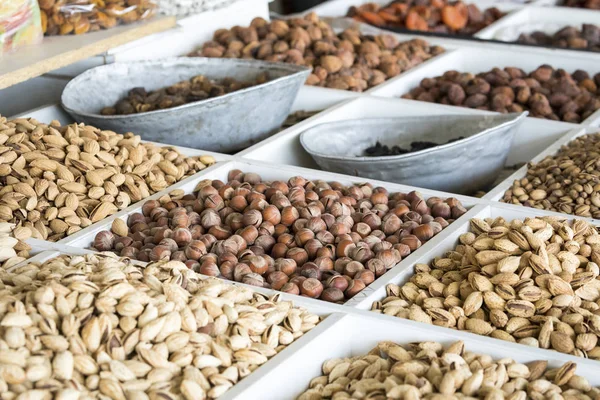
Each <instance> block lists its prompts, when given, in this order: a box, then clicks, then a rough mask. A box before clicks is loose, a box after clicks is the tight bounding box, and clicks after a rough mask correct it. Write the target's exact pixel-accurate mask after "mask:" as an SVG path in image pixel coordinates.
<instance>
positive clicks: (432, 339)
mask: <svg viewBox="0 0 600 400" xmlns="http://www.w3.org/2000/svg"><path fill="white" fill-rule="evenodd" d="M317 332H318V336H317V339H316V340H311V341H310V342H308V343H307V344H305V345H304V346H302V347H301V348H299V346H298V347H296V349H295V351H294V352H293V354H292V355H290V356H289V357H288V358H286V359H285V360H283V361H282V362H280V363H278V364H277V365H275V363H271V364H267V366H265V368H262V369H261V370H260V371H257V373H256V374H253V375H252V376H250V377H248V378H247V380H246V387H244V388H242V387H241V386H240V387H234V388H233V389H232V390H231V391H230V392H229V393H228V397H225V398H227V399H230V398H235V396H236V395H237V396H240V398H242V396H243V397H244V398H249V399H264V400H288V399H290V400H291V399H297V398H298V396H299V395H300V394H301V393H303V392H304V391H305V390H307V389H308V388H309V385H310V383H311V381H313V378H317V377H318V376H320V375H322V374H323V364H324V363H325V362H326V361H327V360H334V359H343V358H346V357H356V356H364V355H366V354H367V353H369V352H370V351H371V350H372V349H374V348H375V347H376V346H377V344H378V343H380V342H383V343H385V344H390V345H391V343H397V344H401V345H403V346H407V345H409V344H411V343H418V342H427V343H428V344H429V345H432V346H433V345H434V343H441V344H442V345H443V346H444V347H448V346H450V345H452V344H453V343H455V342H456V341H458V340H460V341H462V342H464V348H465V350H466V351H468V352H471V353H477V354H485V355H489V356H490V358H491V359H493V360H500V359H502V360H503V362H507V363H510V362H511V360H514V361H516V362H517V363H524V364H528V365H530V366H533V365H534V364H530V363H534V362H536V361H541V362H542V364H539V363H537V364H535V365H538V366H543V365H544V361H547V362H548V367H549V368H559V367H561V366H563V365H564V364H566V363H574V364H577V369H576V372H575V373H576V374H577V375H580V376H582V377H584V378H585V379H586V380H587V381H588V382H589V384H590V385H591V386H593V387H597V386H598V385H600V381H599V379H598V378H599V376H600V375H599V373H600V371H599V369H598V368H599V366H598V365H597V364H598V363H596V362H594V361H591V360H586V359H583V358H575V357H571V356H568V355H563V354H560V353H557V352H548V351H545V350H538V349H532V348H527V347H525V348H524V346H519V345H516V344H513V343H502V342H499V341H495V340H493V339H489V338H485V337H481V336H476V335H473V334H469V333H464V332H457V331H451V330H448V329H443V328H439V327H435V326H426V325H423V324H420V323H416V322H413V321H407V320H397V321H395V320H391V319H389V318H386V317H383V316H377V315H373V316H369V315H364V314H363V313H350V314H348V315H345V316H338V315H335V316H331V317H329V318H328V319H327V320H325V321H324V322H321V323H320V324H319V325H318V326H317V327H316V328H314V329H313V331H311V332H310V334H312V335H314V334H315V333H317ZM305 343H306V342H305ZM456 346H457V345H455V347H456ZM374 353H375V352H374ZM402 353H403V354H404V352H402ZM424 353H425V352H424ZM376 354H379V353H376ZM490 361H491V360H490ZM332 364H335V361H333V362H330V363H328V365H332ZM569 365H571V364H569ZM440 367H441V370H442V371H444V368H447V367H445V366H444V365H443V364H442V365H440ZM344 369H345V368H342V367H340V368H338V370H344ZM514 369H515V367H513V368H511V371H512V370H514ZM291 371H293V374H294V379H289V374H290V373H291ZM358 371H360V369H358ZM358 371H356V372H357V373H358ZM338 372H340V373H343V372H342V371H338ZM365 372H366V371H365ZM511 374H512V372H511ZM313 382H315V383H316V382H319V380H318V379H317V380H315V381H313ZM390 383H391V382H390ZM408 383H410V379H408ZM324 385H326V384H324ZM330 388H333V387H331V386H330ZM229 396H231V397H229ZM398 398H409V397H398ZM437 398H439V399H448V398H452V397H450V396H449V395H446V396H444V395H442V396H440V397H437ZM477 398H479V397H477ZM481 398H483V397H481ZM499 398H504V397H499Z"/></svg>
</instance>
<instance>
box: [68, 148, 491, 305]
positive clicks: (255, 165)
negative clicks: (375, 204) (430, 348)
mask: <svg viewBox="0 0 600 400" xmlns="http://www.w3.org/2000/svg"><path fill="white" fill-rule="evenodd" d="M235 169H237V170H241V171H243V172H246V173H248V172H252V173H255V174H258V175H260V176H261V178H262V179H263V180H265V181H273V180H283V181H287V180H288V179H289V178H291V177H294V176H302V177H304V178H306V179H310V180H324V181H328V182H331V181H335V182H339V183H341V184H342V185H350V184H353V183H357V182H369V183H371V184H372V185H374V186H382V187H384V188H386V189H387V190H388V191H389V192H390V193H394V192H404V193H408V192H410V191H412V190H415V189H414V188H412V187H407V186H404V185H398V184H391V183H385V182H380V181H374V180H364V179H360V178H355V177H351V176H346V175H340V174H333V173H327V172H322V171H315V170H309V169H304V168H298V167H292V166H281V167H278V168H273V165H271V164H268V163H260V162H257V161H249V160H248V161H247V160H235V161H232V162H228V163H225V164H222V165H218V166H212V167H210V168H207V169H206V170H205V171H203V172H202V173H201V174H197V175H195V176H194V177H193V178H192V179H187V180H186V181H183V182H180V183H178V184H176V185H173V186H171V187H170V190H174V189H179V190H181V191H182V192H183V193H192V191H193V190H194V188H195V187H196V185H197V183H198V182H200V181H203V180H206V179H218V180H221V181H225V182H226V181H227V176H228V173H229V171H231V170H235ZM419 191H420V192H421V193H422V195H423V196H424V198H425V199H427V198H429V197H432V196H437V197H440V198H448V197H455V198H456V199H458V200H459V201H460V202H461V203H462V204H463V206H464V207H466V208H470V207H472V206H473V205H475V204H479V203H481V202H482V200H479V199H475V198H471V197H466V196H453V195H451V194H448V193H442V192H436V191H432V190H425V189H423V190H421V189H419ZM159 197H160V195H154V196H152V197H150V198H148V199H147V200H150V199H158V198H159ZM142 204H143V203H138V204H136V205H134V206H131V207H129V208H127V209H126V210H123V211H121V212H119V213H117V214H115V215H113V216H112V217H110V218H108V219H105V220H103V221H102V222H101V223H99V224H96V225H94V226H90V227H88V228H86V229H85V230H82V231H80V232H77V233H76V234H74V235H71V236H69V237H67V238H65V239H64V240H63V241H61V242H60V243H61V244H65V245H69V246H74V247H79V248H90V247H91V246H92V243H93V242H94V239H95V237H96V234H97V233H99V232H101V231H106V230H111V227H112V225H113V221H114V220H115V219H117V218H118V219H120V220H122V221H123V222H125V223H126V222H127V219H128V217H129V215H131V214H132V213H135V212H140V211H141V208H142ZM451 226H453V224H451V225H450V227H451ZM446 229H448V228H446ZM446 229H444V230H442V231H441V232H440V233H438V235H440V234H444V232H445V230H446ZM433 243H434V242H433V241H431V240H430V241H427V242H425V243H423V245H422V246H421V247H425V248H429V247H431V246H434V244H433ZM419 251H420V247H419V248H416V249H413V253H417V252H419ZM391 265H392V267H390V268H388V270H387V272H386V271H385V270H384V271H382V272H383V273H389V271H391V270H393V269H394V268H395V267H394V265H395V263H393V264H391ZM383 276H385V274H384V275H383ZM357 296H360V293H359V294H358V295H357ZM307 300H310V299H307ZM313 301H319V300H313Z"/></svg>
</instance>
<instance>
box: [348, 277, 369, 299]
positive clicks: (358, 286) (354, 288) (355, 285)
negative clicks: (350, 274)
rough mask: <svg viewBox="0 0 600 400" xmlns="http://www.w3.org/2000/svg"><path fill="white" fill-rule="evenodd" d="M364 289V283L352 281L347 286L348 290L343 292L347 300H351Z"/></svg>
mask: <svg viewBox="0 0 600 400" xmlns="http://www.w3.org/2000/svg"><path fill="white" fill-rule="evenodd" d="M365 287H366V285H365V283H364V282H363V281H361V280H357V279H353V280H351V281H350V283H349V284H348V288H347V289H346V290H345V291H344V294H345V295H346V297H347V298H352V297H354V296H355V295H357V294H358V293H360V292H361V291H362V290H363V289H364V288H365Z"/></svg>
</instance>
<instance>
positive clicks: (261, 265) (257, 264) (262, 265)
mask: <svg viewBox="0 0 600 400" xmlns="http://www.w3.org/2000/svg"><path fill="white" fill-rule="evenodd" d="M244 261H245V262H246V264H248V266H249V267H250V270H251V271H252V272H255V273H257V274H261V275H262V274H264V273H265V272H267V270H268V269H269V265H268V264H267V261H266V260H265V259H264V258H263V257H260V256H250V257H248V258H247V259H246V260H244Z"/></svg>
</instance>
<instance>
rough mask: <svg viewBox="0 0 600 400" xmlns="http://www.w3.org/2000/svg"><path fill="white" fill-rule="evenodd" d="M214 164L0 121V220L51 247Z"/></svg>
mask: <svg viewBox="0 0 600 400" xmlns="http://www.w3.org/2000/svg"><path fill="white" fill-rule="evenodd" d="M214 162H215V159H214V158H213V157H212V156H201V157H185V156H183V155H181V154H180V153H179V152H178V151H177V150H175V149H173V148H171V147H158V146H155V145H153V144H149V143H142V141H141V137H140V136H137V135H134V134H133V133H126V134H124V135H123V134H117V133H115V132H112V131H103V130H100V129H98V128H95V127H93V126H86V125H84V124H71V125H68V126H61V125H60V124H59V123H58V122H57V121H53V122H51V123H50V124H43V123H40V122H38V121H36V120H34V119H15V120H8V119H7V118H5V117H0V221H6V222H11V223H14V224H15V225H16V226H17V228H21V227H23V228H27V229H29V230H30V231H31V236H32V237H34V238H37V239H44V240H50V241H56V240H59V239H62V238H63V237H65V236H67V235H70V234H72V233H75V232H77V231H79V230H80V229H82V228H85V227H86V226H89V225H91V224H92V223H94V222H97V221H100V220H102V219H103V218H105V217H107V216H109V215H111V214H114V213H115V212H117V211H118V210H122V209H123V208H126V207H127V206H129V205H130V204H132V203H134V202H137V201H140V200H142V199H144V198H146V197H148V196H150V195H151V194H153V193H156V192H158V191H160V190H163V189H165V188H166V187H168V186H170V185H172V184H173V183H175V182H177V181H179V180H181V179H183V178H185V177H187V176H190V175H193V174H194V173H196V172H197V171H200V170H202V169H204V168H206V167H207V166H208V165H211V164H213V163H214Z"/></svg>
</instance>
